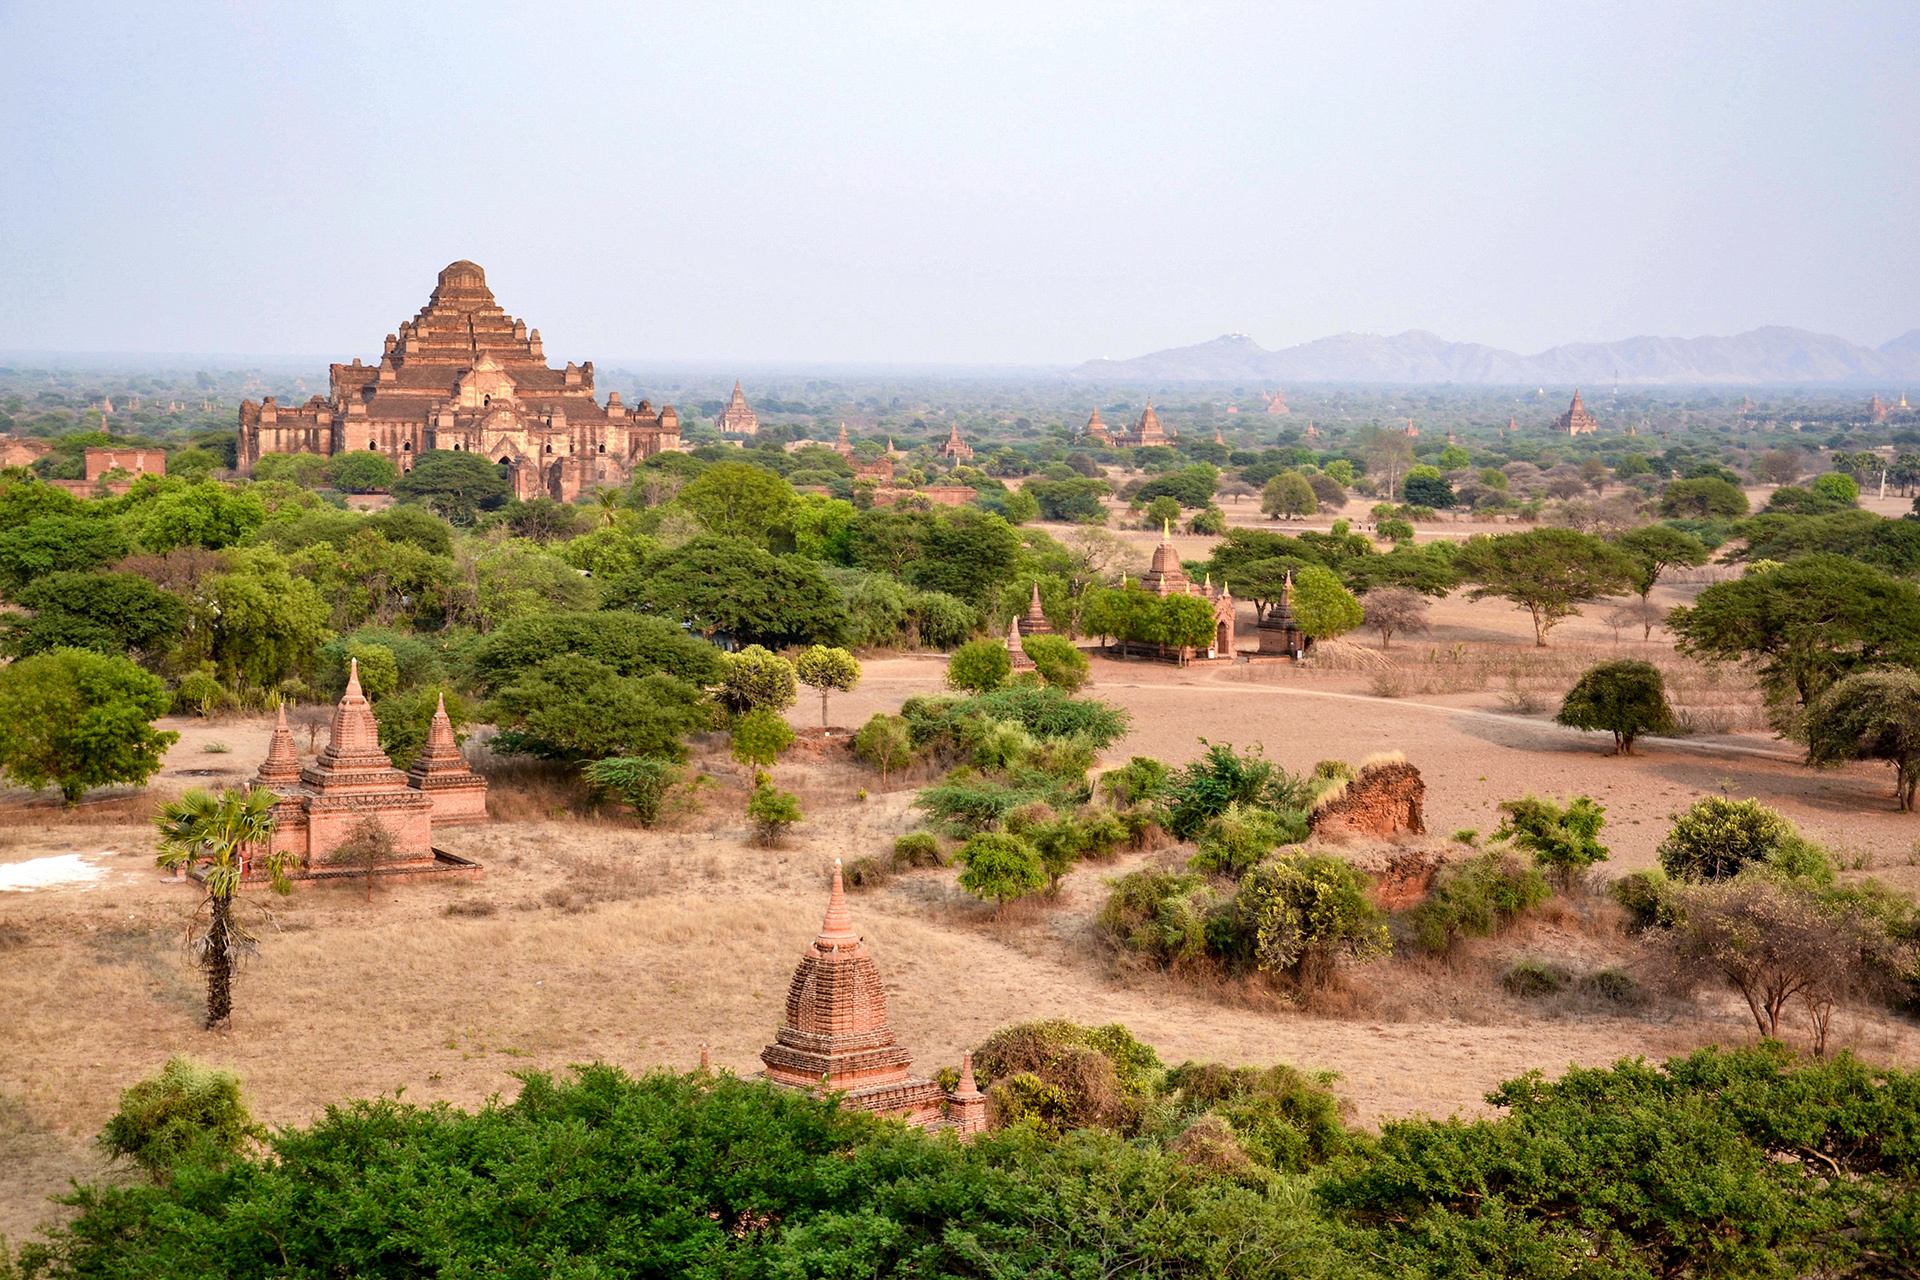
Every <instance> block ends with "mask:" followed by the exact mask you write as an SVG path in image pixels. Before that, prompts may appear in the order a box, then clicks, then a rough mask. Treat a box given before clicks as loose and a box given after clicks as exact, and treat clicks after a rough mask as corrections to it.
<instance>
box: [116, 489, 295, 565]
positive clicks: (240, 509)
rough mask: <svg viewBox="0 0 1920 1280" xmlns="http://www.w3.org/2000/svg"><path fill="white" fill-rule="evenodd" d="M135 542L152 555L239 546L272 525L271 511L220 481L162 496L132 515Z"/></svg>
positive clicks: (247, 493) (250, 495)
mask: <svg viewBox="0 0 1920 1280" xmlns="http://www.w3.org/2000/svg"><path fill="white" fill-rule="evenodd" d="M129 521H130V523H131V526H132V529H133V536H134V540H135V541H136V542H138V543H139V544H140V545H141V546H143V547H145V548H146V549H147V550H149V551H171V550H173V549H174V548H175V547H206V548H207V549H208V550H210V551H218V550H219V549H220V548H222V547H232V546H238V545H239V544H240V543H242V542H244V541H246V539H247V537H248V536H249V535H250V534H252V533H253V531H254V530H256V529H258V528H259V527H260V526H261V525H263V524H265V523H266V522H267V509H266V505H265V504H264V503H262V502H261V500H260V498H259V496H258V495H257V494H255V493H253V492H251V491H235V490H234V489H232V488H230V487H229V486H227V485H224V484H222V483H220V482H219V481H218V480H202V481H201V482H200V483H198V484H191V485H181V486H180V487H178V488H174V489H166V490H163V491H162V492H161V493H160V494H159V495H158V496H157V497H155V498H154V499H153V501H151V502H149V503H147V504H146V505H145V506H144V507H137V508H135V509H134V510H133V511H132V512H131V513H130V515H129Z"/></svg>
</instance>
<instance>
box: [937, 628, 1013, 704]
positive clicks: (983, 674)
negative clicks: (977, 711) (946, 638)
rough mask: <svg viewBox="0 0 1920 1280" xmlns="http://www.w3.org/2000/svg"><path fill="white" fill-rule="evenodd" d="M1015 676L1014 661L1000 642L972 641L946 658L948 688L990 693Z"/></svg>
mask: <svg viewBox="0 0 1920 1280" xmlns="http://www.w3.org/2000/svg"><path fill="white" fill-rule="evenodd" d="M1012 674H1013V658H1012V657H1011V655H1009V654H1008V653H1007V646H1006V645H1005V644H1003V643H1001V642H1000V641H998V640H970V641H968V642H967V643H966V644H963V645H961V646H960V647H959V648H958V649H955V650H954V651H953V656H952V657H950V658H948V659H947V687H948V688H950V689H964V690H965V691H967V692H968V693H990V692H992V691H993V690H995V689H998V688H999V687H1000V686H1001V685H1003V684H1005V683H1006V682H1007V678H1008V677H1009V676H1011V675H1012Z"/></svg>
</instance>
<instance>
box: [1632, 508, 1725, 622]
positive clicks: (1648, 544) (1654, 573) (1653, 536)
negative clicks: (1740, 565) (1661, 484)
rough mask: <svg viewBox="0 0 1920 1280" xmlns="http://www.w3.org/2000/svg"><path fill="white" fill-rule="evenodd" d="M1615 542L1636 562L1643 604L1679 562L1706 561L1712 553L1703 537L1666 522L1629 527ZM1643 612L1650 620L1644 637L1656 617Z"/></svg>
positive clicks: (1637, 587)
mask: <svg viewBox="0 0 1920 1280" xmlns="http://www.w3.org/2000/svg"><path fill="white" fill-rule="evenodd" d="M1614 545H1615V546H1617V547H1619V548H1620V550H1622V551H1624V552H1626V553H1627V558H1628V560H1629V561H1630V562H1631V564H1632V569H1631V573H1632V583H1633V589H1634V590H1635V591H1638V592H1639V593H1640V601H1641V603H1642V604H1645V603H1646V602H1647V597H1648V596H1649V595H1650V594H1652V592H1653V587H1654V584H1655V583H1657V582H1659V581H1660V575H1661V574H1663V573H1665V572H1666V571H1667V570H1668V569H1672V568H1675V567H1678V566H1686V567H1688V568H1692V567H1694V566H1696V565H1703V564H1705V563H1706V562H1707V557H1708V555H1709V554H1710V553H1709V552H1708V551H1707V548H1706V544H1705V543H1703V542H1701V541H1700V539H1698V538H1696V537H1693V536H1692V535H1691V534H1686V533H1682V532H1681V531H1680V530H1678V529H1675V528H1673V527H1672V526H1671V525H1664V524H1650V525H1644V526H1642V527H1641V528H1638V529H1629V530H1628V531H1627V532H1625V533H1623V534H1621V535H1620V536H1619V537H1618V538H1617V539H1615V540H1614ZM1643 616H1645V618H1646V622H1645V624H1644V627H1645V631H1644V634H1643V635H1642V636H1641V639H1643V640H1644V639H1646V638H1647V637H1648V636H1651V635H1652V634H1653V618H1652V615H1651V614H1650V613H1646V614H1643Z"/></svg>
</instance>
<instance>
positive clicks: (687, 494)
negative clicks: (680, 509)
mask: <svg viewBox="0 0 1920 1280" xmlns="http://www.w3.org/2000/svg"><path fill="white" fill-rule="evenodd" d="M677 501H678V502H679V503H680V505H682V506H684V507H685V508H686V509H687V510H688V511H690V512H692V513H693V518H694V519H696V520H698V521H699V522H700V527H701V528H703V529H705V530H706V531H707V532H708V533H710V534H712V535H713V536H715V537H718V538H740V539H743V540H745V541H747V542H752V543H756V544H758V545H761V546H765V545H766V541H767V534H768V533H769V532H770V531H771V530H773V529H775V528H777V527H778V528H784V527H786V526H787V524H788V521H790V520H791V519H792V516H793V507H794V493H793V486H792V485H790V484H788V483H787V482H786V480H784V479H783V478H781V477H780V476H777V475H775V474H774V473H773V472H771V471H767V470H763V469H762V468H760V467H756V466H754V465H752V464H751V463H746V462H716V463H714V464H713V465H712V466H710V467H708V468H707V469H706V470H705V471H703V472H701V473H700V474H699V475H698V476H696V477H695V478H694V479H692V480H691V481H689V482H688V483H687V485H686V486H685V487H684V488H682V489H681V490H680V496H679V498H678V499H677Z"/></svg>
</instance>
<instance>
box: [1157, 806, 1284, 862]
mask: <svg viewBox="0 0 1920 1280" xmlns="http://www.w3.org/2000/svg"><path fill="white" fill-rule="evenodd" d="M1288 817H1290V818H1293V819H1296V821H1295V822H1294V823H1287V822H1285V821H1283V819H1282V818H1281V816H1280V815H1279V814H1276V813H1273V812H1271V811H1270V810H1266V809H1255V808H1253V807H1251V806H1248V805H1243V804H1239V803H1234V804H1230V805H1228V806H1227V807H1226V809H1225V811H1224V812H1222V813H1220V814H1219V815H1217V816H1216V817H1215V818H1214V819H1213V820H1212V821H1211V822H1209V823H1207V825H1206V829H1205V830H1203V831H1202V832H1201V833H1200V840H1199V846H1200V847H1199V850H1198V851H1197V852H1196V853H1195V854H1194V855H1193V857H1192V858H1191V859H1189V860H1188V862H1187V865H1188V866H1189V867H1192V868H1193V869H1194V870H1195V871H1211V872H1215V873H1217V874H1221V875H1229V876H1234V877H1239V876H1243V875H1245V874H1246V873H1247V872H1249V871H1251V870H1253V868H1254V867H1255V866H1256V865H1257V864H1258V863H1259V862H1260V860H1261V859H1262V858H1264V857H1266V856H1267V855H1268V854H1270V853H1272V852H1273V851H1274V850H1275V849H1276V848H1278V847H1279V846H1280V845H1281V843H1282V842H1284V841H1289V840H1303V839H1305V838H1306V830H1305V828H1306V825H1307V824H1306V816H1305V815H1304V814H1300V813H1297V812H1295V811H1293V810H1289V811H1288Z"/></svg>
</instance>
